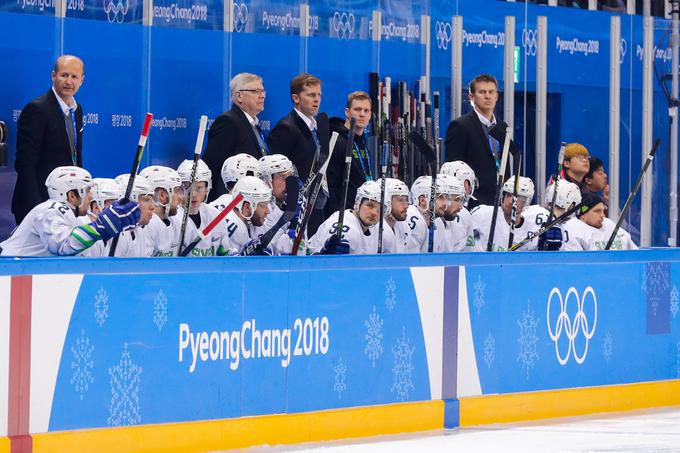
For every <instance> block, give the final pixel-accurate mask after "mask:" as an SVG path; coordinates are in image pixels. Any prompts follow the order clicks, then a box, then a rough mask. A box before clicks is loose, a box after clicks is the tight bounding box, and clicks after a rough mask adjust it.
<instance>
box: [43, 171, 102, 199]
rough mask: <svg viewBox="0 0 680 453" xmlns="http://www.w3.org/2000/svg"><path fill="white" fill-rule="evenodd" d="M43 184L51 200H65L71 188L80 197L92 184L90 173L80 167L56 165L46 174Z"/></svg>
mask: <svg viewBox="0 0 680 453" xmlns="http://www.w3.org/2000/svg"><path fill="white" fill-rule="evenodd" d="M45 186H47V194H48V195H49V197H50V199H51V200H59V201H66V194H67V193H68V192H70V191H71V190H75V191H77V192H78V195H80V197H81V198H82V197H84V196H85V194H87V191H88V190H89V188H90V187H91V186H92V175H90V172H89V171H87V170H85V169H84V168H80V167H57V168H55V169H54V170H52V172H51V173H50V174H49V175H48V176H47V179H46V180H45Z"/></svg>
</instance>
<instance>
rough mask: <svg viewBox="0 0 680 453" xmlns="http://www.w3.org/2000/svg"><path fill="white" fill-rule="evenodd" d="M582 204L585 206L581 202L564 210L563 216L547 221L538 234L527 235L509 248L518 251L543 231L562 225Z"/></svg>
mask: <svg viewBox="0 0 680 453" xmlns="http://www.w3.org/2000/svg"><path fill="white" fill-rule="evenodd" d="M582 206H583V204H582V203H579V204H577V205H574V206H573V207H572V208H571V209H568V210H566V211H564V213H563V214H562V215H561V216H559V217H556V218H555V219H553V220H552V222H547V223H546V224H545V225H543V227H542V228H540V229H539V230H538V231H537V232H536V234H534V235H533V236H527V237H525V238H524V239H522V240H521V241H519V242H518V243H517V244H515V245H513V246H512V247H510V249H509V250H510V251H511V252H514V251H516V250H517V249H519V248H521V247H523V246H524V245H525V244H527V243H528V242H531V241H533V240H534V239H536V238H537V237H539V236H540V235H542V234H543V233H545V232H546V231H548V230H549V229H550V228H552V227H554V226H557V225H560V224H562V223H563V222H565V221H567V220H568V219H569V216H571V215H572V214H574V213H575V212H576V211H578V210H579V209H581V207H582Z"/></svg>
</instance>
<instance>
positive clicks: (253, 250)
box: [239, 239, 272, 256]
mask: <svg viewBox="0 0 680 453" xmlns="http://www.w3.org/2000/svg"><path fill="white" fill-rule="evenodd" d="M257 241H258V240H257V239H253V240H252V241H250V242H248V243H247V244H246V245H245V246H244V247H243V250H241V253H240V254H239V255H241V256H272V251H271V249H270V248H269V247H262V246H261V245H259V246H256V242H257Z"/></svg>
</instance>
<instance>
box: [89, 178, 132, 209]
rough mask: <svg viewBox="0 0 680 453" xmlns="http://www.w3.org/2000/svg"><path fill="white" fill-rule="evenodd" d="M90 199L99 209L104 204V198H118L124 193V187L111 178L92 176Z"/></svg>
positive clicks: (103, 206)
mask: <svg viewBox="0 0 680 453" xmlns="http://www.w3.org/2000/svg"><path fill="white" fill-rule="evenodd" d="M91 192H92V201H94V202H95V203H97V206H99V209H100V210H103V209H104V208H105V207H106V206H105V204H106V200H120V199H121V198H123V195H125V188H123V187H121V185H120V184H118V183H117V182H116V181H115V180H113V179H111V178H94V179H93V180H92V190H91Z"/></svg>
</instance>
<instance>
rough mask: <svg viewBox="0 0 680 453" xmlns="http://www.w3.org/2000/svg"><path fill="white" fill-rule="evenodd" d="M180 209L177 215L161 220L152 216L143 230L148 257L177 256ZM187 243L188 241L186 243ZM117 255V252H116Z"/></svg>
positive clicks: (180, 220) (180, 219)
mask: <svg viewBox="0 0 680 453" xmlns="http://www.w3.org/2000/svg"><path fill="white" fill-rule="evenodd" d="M182 212H183V210H182V209H181V208H178V209H177V214H175V215H174V216H171V217H168V218H167V219H165V220H163V219H161V218H160V217H159V216H158V215H156V214H154V215H153V216H152V217H151V221H149V224H148V225H146V226H145V227H144V228H145V229H146V230H147V238H148V239H149V242H148V249H149V255H150V256H177V249H178V247H179V235H180V231H181V228H182ZM187 242H188V241H187ZM116 255H118V252H116Z"/></svg>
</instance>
